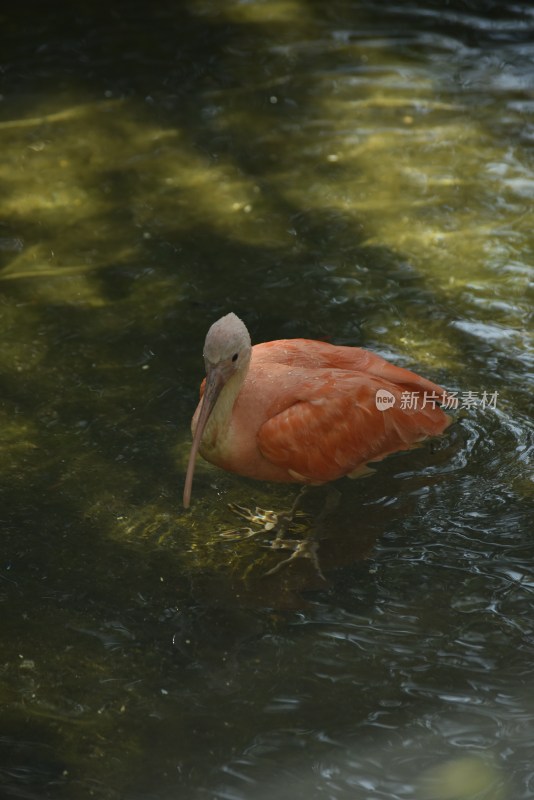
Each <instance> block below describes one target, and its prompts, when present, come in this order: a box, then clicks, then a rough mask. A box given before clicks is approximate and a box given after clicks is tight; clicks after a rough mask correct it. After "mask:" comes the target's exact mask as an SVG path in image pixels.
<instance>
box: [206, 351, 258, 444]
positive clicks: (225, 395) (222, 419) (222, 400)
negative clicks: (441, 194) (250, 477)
mask: <svg viewBox="0 0 534 800" xmlns="http://www.w3.org/2000/svg"><path fill="white" fill-rule="evenodd" d="M247 371H248V364H246V365H243V367H242V368H241V369H240V370H239V371H238V372H236V373H234V375H232V377H231V378H229V380H228V381H227V382H226V384H225V385H224V387H223V389H222V390H221V393H220V395H219V397H218V398H217V402H216V403H215V407H214V409H213V411H212V412H211V415H210V418H209V420H208V423H207V425H206V429H205V431H204V435H203V437H202V442H201V445H200V453H201V455H204V453H205V452H210V451H213V450H220V449H221V447H222V445H223V443H224V439H225V437H226V434H227V432H228V429H229V427H230V423H231V420H232V411H233V408H234V405H235V402H236V400H237V397H238V395H239V392H240V391H241V387H242V385H243V382H244V380H245V378H246V376H247Z"/></svg>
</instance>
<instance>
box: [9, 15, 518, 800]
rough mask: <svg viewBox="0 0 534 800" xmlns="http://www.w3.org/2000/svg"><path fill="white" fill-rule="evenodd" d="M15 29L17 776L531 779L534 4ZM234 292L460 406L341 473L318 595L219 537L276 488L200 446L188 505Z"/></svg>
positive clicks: (213, 784) (230, 786) (19, 787)
mask: <svg viewBox="0 0 534 800" xmlns="http://www.w3.org/2000/svg"><path fill="white" fill-rule="evenodd" d="M2 39H3V45H2V55H1V66H2V78H1V80H2V82H1V85H0V93H1V101H0V144H1V149H2V154H3V157H2V160H1V166H0V170H1V172H0V177H1V181H2V210H1V217H0V325H1V333H2V335H1V336H0V363H1V366H2V373H1V374H2V378H1V380H2V394H1V400H0V414H1V418H2V419H1V428H0V430H1V440H2V451H3V458H2V460H1V462H0V493H1V496H2V521H3V547H2V558H1V561H0V578H1V581H0V602H1V608H2V612H3V613H2V615H1V618H0V636H1V639H2V653H3V655H2V658H1V659H0V699H1V701H2V721H3V722H2V729H1V731H0V786H1V787H2V792H3V796H5V797H9V798H20V797H23V798H43V797H50V798H54V800H55V798H68V799H69V800H70V798H76V800H77V798H80V799H83V798H97V799H98V800H118V798H126V799H127V800H169V798H177V797H187V798H193V797H198V798H213V799H214V800H228V799H231V800H264V799H265V800H267V798H271V797H278V798H282V799H283V798H287V799H288V800H289V799H290V798H291V800H293V798H300V797H305V798H307V800H311V799H312V798H335V799H336V800H337V799H338V798H339V799H340V800H345V798H347V799H348V798H357V800H367V798H379V797H383V798H388V800H389V799H390V798H417V799H420V798H424V799H426V800H430V798H434V799H439V798H443V799H445V798H448V799H452V798H456V799H457V800H460V799H461V800H467V798H475V797H476V798H484V799H485V800H501V798H502V799H503V800H504V799H505V798H506V800H507V799H508V798H514V800H515V799H517V800H519V799H520V798H530V797H533V796H534V773H533V769H532V740H533V737H534V696H533V693H532V663H533V656H534V628H533V623H532V600H533V589H534V576H533V571H532V561H533V545H532V536H531V531H532V483H531V473H530V471H529V467H530V465H529V460H528V459H529V453H531V445H532V427H531V421H530V419H529V410H530V408H531V394H532V381H531V379H530V381H529V375H531V365H532V360H531V353H532V350H531V349H529V347H531V340H530V334H531V327H529V325H531V323H530V319H529V315H530V314H531V301H530V299H529V296H528V289H529V280H531V275H532V253H533V244H534V237H533V233H532V231H533V230H534V219H533V213H532V206H533V197H534V160H533V153H532V143H533V141H534V118H533V111H534V95H533V85H534V84H533V75H534V64H533V61H534V44H533V42H534V15H533V14H532V9H531V8H530V6H529V5H528V4H526V3H498V4H497V3H493V2H490V0H488V2H486V3H478V4H474V3H467V2H459V0H458V2H454V3H448V4H446V5H444V4H443V3H437V2H435V3H434V2H431V0H426V2H424V3H419V4H414V3H408V2H406V3H403V2H398V3H396V4H383V3H372V2H369V3H364V2H356V0H351V1H349V0H332V2H330V3H328V4H324V3H315V2H305V0H285V2H284V1H283V0H280V1H278V0H264V2H260V1H259V0H255V1H254V0H250V1H249V2H237V1H236V2H233V1H232V0H225V2H220V1H219V0H217V2H216V1H215V0H197V1H196V2H194V1H193V0H191V2H187V3H181V4H176V3H170V2H159V3H156V4H152V5H151V6H150V7H148V6H146V4H144V5H141V4H139V3H135V2H130V3H128V4H121V3H119V4H114V5H113V6H110V7H106V6H105V5H104V4H97V5H85V6H83V5H80V6H79V7H78V6H76V7H75V8H73V7H72V5H71V4H62V3H60V2H56V3H53V4H52V5H50V4H49V5H47V9H46V12H45V11H44V10H43V9H42V8H41V5H40V4H37V3H35V4H30V5H29V6H28V5H27V4H25V5H24V7H22V6H21V8H20V9H17V8H16V7H15V8H13V9H11V10H10V11H9V13H7V12H4V16H3V18H2ZM230 310H233V311H235V312H236V313H238V314H239V315H240V316H241V317H242V318H243V319H244V320H245V321H246V323H247V325H248V327H249V329H250V331H251V334H252V336H253V340H254V341H256V342H257V341H264V340H269V339H273V338H281V337H291V336H306V337H311V338H320V339H325V340H328V341H333V342H337V343H340V344H352V345H360V346H365V347H369V348H371V349H373V350H375V351H377V352H379V353H381V354H382V355H385V356H386V357H388V358H390V359H391V360H392V361H394V362H395V363H397V364H400V365H403V366H408V367H410V368H413V369H415V370H416V371H418V372H420V373H422V374H424V375H426V376H427V377H429V378H431V379H433V380H435V381H437V382H439V383H441V384H442V385H444V386H445V387H447V389H449V390H451V391H455V392H457V393H458V397H459V401H460V402H459V405H460V408H459V411H458V413H457V414H456V421H455V423H454V424H453V425H452V426H451V428H450V431H449V432H448V434H447V436H446V437H445V438H444V439H443V440H441V441H440V442H439V443H429V444H427V445H425V446H424V447H422V448H420V449H419V450H417V451H414V452H412V453H409V454H400V455H398V456H395V457H392V458H391V459H389V460H388V461H386V462H385V463H383V464H382V465H380V467H379V468H378V471H377V473H376V475H375V476H373V477H371V478H369V479H366V480H365V481H360V482H349V481H341V482H340V483H339V485H338V487H337V488H338V489H339V491H340V492H341V501H340V505H339V508H338V509H337V511H336V512H335V514H333V515H332V517H331V518H330V519H329V521H328V523H327V524H325V529H324V532H323V536H324V538H323V539H322V540H321V542H320V556H321V563H322V566H323V570H324V572H325V573H326V576H327V578H328V584H327V585H325V584H324V583H322V582H321V581H320V580H319V579H318V577H317V575H316V574H315V573H314V571H313V568H312V566H311V564H309V563H306V562H302V563H300V564H296V565H292V566H291V567H289V568H288V569H285V570H281V571H280V572H278V573H276V574H275V575H274V576H272V577H271V578H266V577H265V572H266V571H267V569H269V568H271V567H272V566H274V565H275V564H276V563H277V562H278V561H279V560H280V554H278V553H271V552H268V551H266V550H264V549H262V547H261V544H262V539H261V537H260V539H252V540H248V541H247V542H242V543H237V544H236V543H234V542H228V541H225V540H224V538H222V537H220V535H219V534H220V533H221V531H225V530H228V529H230V528H232V527H235V525H236V520H235V519H233V518H232V515H231V514H230V513H229V512H228V510H227V503H229V502H241V503H243V504H245V505H250V506H254V505H256V504H259V505H263V506H266V507H276V508H284V507H287V506H288V505H289V504H290V503H291V502H292V499H293V496H294V491H293V489H292V488H291V487H283V486H271V485H268V484H256V483H254V482H253V481H248V480H244V479H241V478H239V477H236V476H230V475H227V474H224V473H222V472H220V471H219V470H216V469H214V468H212V467H210V466H209V465H205V464H201V463H199V465H198V467H197V475H196V479H195V486H194V493H193V500H194V502H193V507H192V510H191V511H189V512H184V511H183V510H182V508H181V489H182V483H183V477H184V467H185V463H186V459H187V453H188V447H189V441H190V434H189V419H190V416H191V414H192V411H193V409H194V407H195V404H196V401H197V392H198V384H199V382H200V379H201V378H202V358H201V351H202V343H203V339H204V335H205V333H206V330H207V328H208V326H209V325H210V324H211V322H213V321H214V320H215V319H217V317H218V316H221V315H222V314H223V313H227V312H228V311H230ZM484 393H486V398H489V397H490V396H492V397H494V399H495V402H494V403H493V405H492V404H490V403H487V402H483V398H484ZM320 502H321V500H320V498H311V499H310V500H308V503H309V509H310V510H312V511H313V510H315V509H316V508H317V507H318V506H319V505H320Z"/></svg>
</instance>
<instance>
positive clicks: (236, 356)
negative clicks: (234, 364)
mask: <svg viewBox="0 0 534 800" xmlns="http://www.w3.org/2000/svg"><path fill="white" fill-rule="evenodd" d="M238 356H239V353H234V355H233V356H232V361H237V358H238Z"/></svg>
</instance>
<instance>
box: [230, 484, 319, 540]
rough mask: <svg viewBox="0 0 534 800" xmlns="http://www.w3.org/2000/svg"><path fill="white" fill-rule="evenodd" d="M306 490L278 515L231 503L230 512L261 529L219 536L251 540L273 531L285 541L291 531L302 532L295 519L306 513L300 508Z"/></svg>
mask: <svg viewBox="0 0 534 800" xmlns="http://www.w3.org/2000/svg"><path fill="white" fill-rule="evenodd" d="M306 489H307V487H306V486H304V487H303V488H302V489H301V490H300V492H299V493H298V495H297V497H296V498H295V500H294V502H293V504H292V506H291V508H290V509H288V510H287V511H281V512H278V513H277V512H275V511H267V510H264V509H262V508H258V507H257V506H256V508H255V509H254V510H251V509H250V508H247V507H246V506H241V505H238V504H237V503H229V504H228V508H229V509H230V511H233V512H234V514H237V515H238V516H239V517H243V519H246V520H247V522H252V523H253V524H254V525H259V526H260V527H259V528H258V530H256V531H255V530H253V529H252V528H245V529H244V531H243V532H241V531H239V530H229V531H223V533H221V534H219V535H220V536H222V537H223V538H224V539H226V540H229V541H236V540H238V539H249V538H251V537H252V536H255V535H256V534H261V533H270V532H271V531H273V532H274V533H276V538H277V539H278V538H281V539H283V538H284V536H285V535H286V533H287V532H288V530H290V529H294V530H295V529H299V530H302V529H303V526H302V525H301V524H300V523H297V522H295V517H297V516H304V512H302V511H299V510H298V507H299V505H300V502H301V500H302V497H303V496H304V494H305V491H306Z"/></svg>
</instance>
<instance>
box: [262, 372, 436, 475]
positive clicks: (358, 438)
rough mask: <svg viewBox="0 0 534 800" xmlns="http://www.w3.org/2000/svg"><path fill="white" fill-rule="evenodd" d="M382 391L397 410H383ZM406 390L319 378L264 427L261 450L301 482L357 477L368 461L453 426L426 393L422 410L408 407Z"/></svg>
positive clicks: (341, 376)
mask: <svg viewBox="0 0 534 800" xmlns="http://www.w3.org/2000/svg"><path fill="white" fill-rule="evenodd" d="M379 389H385V390H387V391H388V392H390V393H391V394H392V395H393V396H394V398H395V403H394V405H393V407H390V408H387V409H386V410H380V409H378V408H377V406H376V393H377V391H378V390H379ZM412 389H413V387H412V386H410V390H412ZM405 391H406V390H405V387H403V386H398V385H395V384H393V383H391V382H389V381H385V380H383V379H380V378H376V377H374V376H371V375H369V374H367V375H361V376H358V375H355V374H354V373H345V372H343V371H337V370H336V371H328V372H327V373H326V375H325V376H324V377H323V378H322V379H319V378H318V377H317V376H315V378H314V380H313V382H312V381H308V382H307V383H305V384H304V385H303V386H302V387H300V389H299V392H298V393H297V395H296V396H295V398H294V402H292V403H291V404H290V405H288V406H287V407H285V408H284V409H283V410H281V411H279V412H278V413H276V414H275V415H274V416H272V417H271V418H270V419H268V421H267V422H265V423H264V424H263V425H262V426H261V428H260V430H259V432H258V437H257V440H258V446H259V449H260V451H261V453H262V455H263V456H264V458H266V459H267V460H268V461H271V462H272V463H274V464H277V465H278V466H280V467H283V468H285V469H287V470H288V472H289V473H290V474H291V475H292V477H294V478H295V480H303V481H306V482H310V483H323V482H326V481H331V480H335V479H336V478H339V477H341V476H342V475H349V474H351V473H357V472H358V471H359V470H360V469H361V468H362V467H363V466H364V465H365V464H367V463H368V462H370V461H380V460H381V459H382V458H385V456H387V455H389V454H390V453H394V452H397V451H399V450H406V449H409V448H410V447H411V446H413V445H414V444H415V443H416V442H418V441H421V440H422V439H424V438H426V437H427V436H432V435H436V434H439V433H441V432H442V431H443V430H444V429H445V428H446V427H447V425H448V423H449V418H448V416H447V415H446V414H445V413H444V412H443V411H441V410H440V409H439V407H435V408H433V407H432V403H428V404H423V393H422V392H420V394H419V397H418V402H417V404H415V403H413V405H414V406H416V407H412V408H408V407H403V406H406V405H407V403H406V397H404V398H403V392H405ZM410 393H411V392H410ZM422 406H424V407H422Z"/></svg>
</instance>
